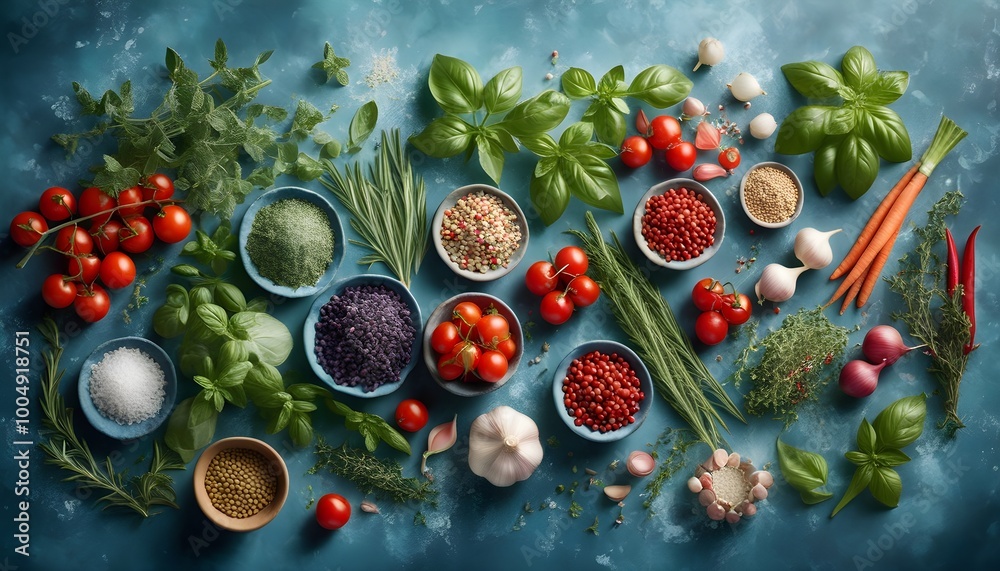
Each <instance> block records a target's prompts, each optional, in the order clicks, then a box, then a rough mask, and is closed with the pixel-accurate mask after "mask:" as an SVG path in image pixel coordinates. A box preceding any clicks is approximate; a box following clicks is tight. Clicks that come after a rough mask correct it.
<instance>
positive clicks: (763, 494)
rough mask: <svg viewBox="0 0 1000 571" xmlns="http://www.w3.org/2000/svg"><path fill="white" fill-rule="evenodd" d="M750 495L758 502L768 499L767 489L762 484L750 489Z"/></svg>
mask: <svg viewBox="0 0 1000 571" xmlns="http://www.w3.org/2000/svg"><path fill="white" fill-rule="evenodd" d="M750 493H751V494H752V495H753V497H754V498H756V499H758V500H763V499H767V488H765V487H764V486H763V485H762V484H757V485H755V486H754V487H753V488H751V489H750Z"/></svg>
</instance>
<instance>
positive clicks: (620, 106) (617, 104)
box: [610, 97, 629, 115]
mask: <svg viewBox="0 0 1000 571" xmlns="http://www.w3.org/2000/svg"><path fill="white" fill-rule="evenodd" d="M610 107H611V108H612V109H614V110H615V111H617V112H619V113H621V114H622V115H628V113H629V110H628V104H627V103H625V100H624V99H622V98H621V97H612V98H611V105H610Z"/></svg>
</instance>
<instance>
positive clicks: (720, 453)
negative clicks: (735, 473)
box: [712, 448, 729, 468]
mask: <svg viewBox="0 0 1000 571" xmlns="http://www.w3.org/2000/svg"><path fill="white" fill-rule="evenodd" d="M712 460H713V461H714V462H715V465H716V466H718V467H719V468H721V467H723V466H725V465H726V463H727V462H729V453H728V452H726V451H725V449H723V448H717V449H716V450H715V452H712Z"/></svg>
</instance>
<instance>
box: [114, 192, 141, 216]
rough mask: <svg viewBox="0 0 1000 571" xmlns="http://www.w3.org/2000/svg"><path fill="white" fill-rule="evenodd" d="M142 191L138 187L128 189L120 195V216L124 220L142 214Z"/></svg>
mask: <svg viewBox="0 0 1000 571" xmlns="http://www.w3.org/2000/svg"><path fill="white" fill-rule="evenodd" d="M143 208H144V205H143V204H142V189H140V188H139V187H138V186H133V187H131V188H126V189H125V190H123V191H121V192H119V193H118V215H119V216H121V217H122V218H128V217H129V216H135V215H137V214H142V210H143Z"/></svg>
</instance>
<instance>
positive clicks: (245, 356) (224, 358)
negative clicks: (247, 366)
mask: <svg viewBox="0 0 1000 571" xmlns="http://www.w3.org/2000/svg"><path fill="white" fill-rule="evenodd" d="M249 359H250V353H249V352H248V351H247V350H246V346H244V345H243V344H242V343H240V342H239V341H234V340H232V339H230V340H229V341H226V342H225V343H223V344H222V348H221V349H219V365H220V366H222V367H228V366H229V365H232V364H235V363H242V362H244V361H248V360H249Z"/></svg>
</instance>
